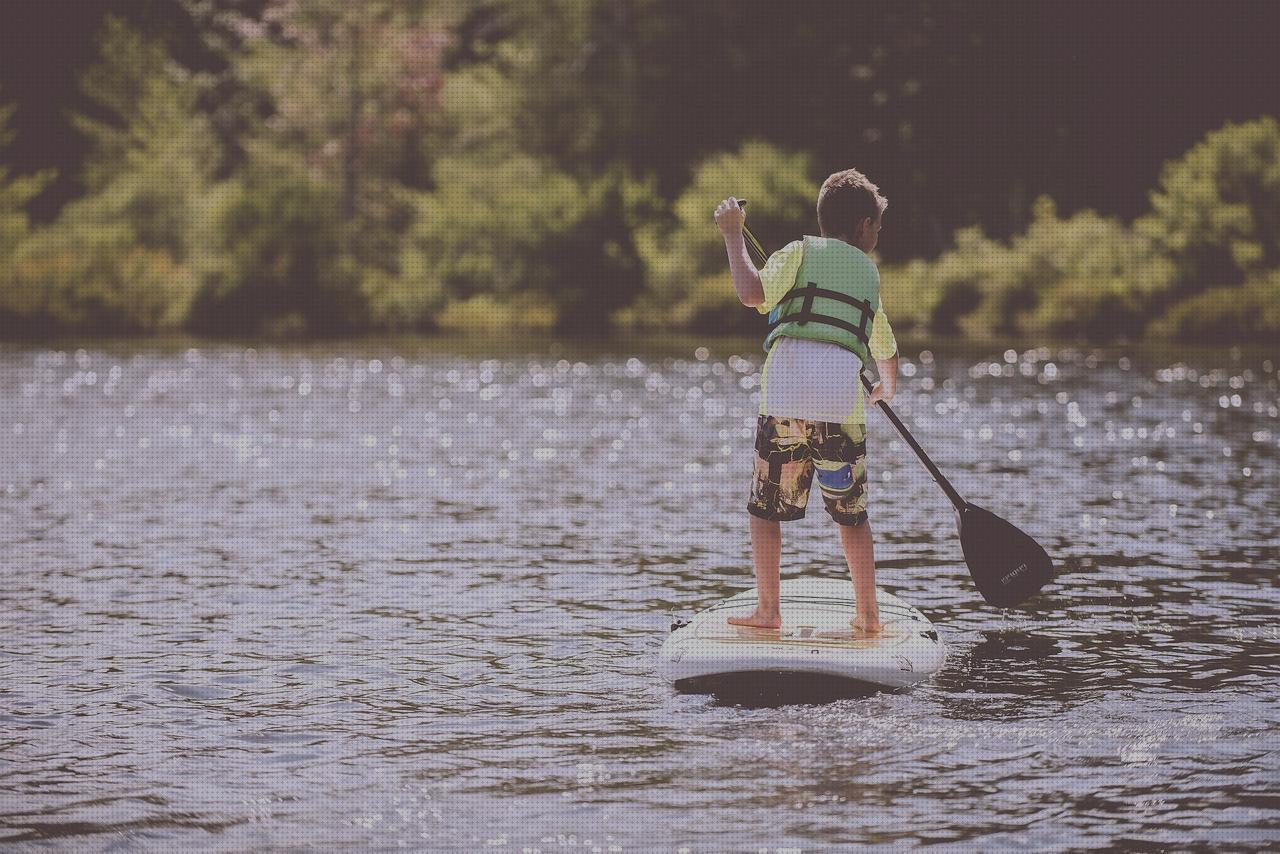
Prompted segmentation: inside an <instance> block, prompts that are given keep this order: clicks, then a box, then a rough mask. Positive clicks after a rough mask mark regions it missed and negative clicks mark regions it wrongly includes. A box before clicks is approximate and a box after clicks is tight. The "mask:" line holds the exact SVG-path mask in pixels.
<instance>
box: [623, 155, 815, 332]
mask: <svg viewBox="0 0 1280 854" xmlns="http://www.w3.org/2000/svg"><path fill="white" fill-rule="evenodd" d="M810 172H811V160H810V158H809V156H808V155H807V154H802V153H794V152H787V151H783V150H781V149H779V148H777V147H776V146H773V145H770V144H768V143H765V142H760V141H752V142H747V143H745V144H743V145H742V146H741V147H740V148H739V149H738V150H737V151H735V152H725V153H721V154H716V155H712V156H710V157H708V158H707V159H706V160H704V161H703V162H702V163H701V164H699V165H698V167H697V168H696V169H695V170H694V175H693V180H692V182H691V183H690V185H689V186H688V187H687V188H686V189H685V190H684V192H683V193H681V194H680V197H679V198H678V199H677V200H676V202H675V204H674V205H673V207H672V210H671V212H670V214H669V215H668V216H666V217H664V218H662V219H653V220H651V221H650V222H647V223H645V224H643V225H642V226H640V227H639V228H637V229H636V244H637V247H638V250H639V253H640V257H641V258H642V259H643V261H644V265H645V270H646V274H647V276H646V278H647V288H646V291H645V293H644V294H643V296H642V297H641V298H640V299H639V300H638V301H637V303H636V305H635V307H634V308H632V309H624V310H623V311H621V312H619V313H618V314H617V315H616V318H615V319H616V320H617V322H619V323H620V324H621V325H623V326H640V327H664V326H679V327H689V328H694V329H702V330H707V331H711V330H733V331H746V330H755V329H758V328H759V327H760V325H761V320H760V319H759V317H758V316H757V315H756V313H755V312H752V311H748V310H747V309H744V308H743V307H742V305H741V304H740V303H739V302H738V300H737V298H736V297H735V296H734V291H733V285H732V282H731V280H730V277H729V268H728V263H727V261H726V259H725V250H724V241H723V239H722V238H721V237H720V232H719V230H718V229H717V228H716V225H715V222H714V221H713V219H712V212H713V211H714V210H715V207H716V205H717V204H719V203H720V201H721V200H723V199H724V198H726V197H727V196H731V195H732V196H739V197H742V198H745V199H747V201H748V203H749V205H748V208H747V210H748V214H747V219H748V221H749V222H750V223H751V229H752V231H753V232H754V233H755V234H757V235H758V236H759V237H760V239H761V240H762V241H763V242H764V243H765V244H766V245H767V246H770V247H775V248H776V247H780V246H782V244H783V243H784V242H786V241H787V240H792V239H795V238H796V237H797V236H799V235H801V234H816V233H817V214H816V211H815V205H816V202H817V197H818V184H817V182H816V181H814V180H813V178H812V177H811V175H810Z"/></svg>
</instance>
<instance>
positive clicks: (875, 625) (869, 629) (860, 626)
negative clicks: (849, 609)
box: [849, 617, 884, 637]
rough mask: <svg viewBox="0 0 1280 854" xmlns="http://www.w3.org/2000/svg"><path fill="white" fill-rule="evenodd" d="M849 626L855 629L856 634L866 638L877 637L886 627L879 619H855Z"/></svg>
mask: <svg viewBox="0 0 1280 854" xmlns="http://www.w3.org/2000/svg"><path fill="white" fill-rule="evenodd" d="M849 625H850V626H852V627H853V633H854V634H857V635H864V636H866V637H875V636H876V635H878V634H880V633H881V631H883V629H884V626H882V625H881V624H880V618H879V617H875V618H867V617H855V618H854V619H852V620H850V621H849Z"/></svg>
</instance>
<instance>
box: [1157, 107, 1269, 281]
mask: <svg viewBox="0 0 1280 854" xmlns="http://www.w3.org/2000/svg"><path fill="white" fill-rule="evenodd" d="M1151 208H1152V210H1151V213H1150V214H1149V215H1147V216H1144V217H1142V218H1141V219H1140V220H1139V221H1138V223H1137V226H1138V228H1139V229H1140V230H1141V231H1143V232H1144V233H1146V234H1149V235H1151V236H1152V237H1153V238H1154V239H1155V240H1156V241H1157V242H1158V244H1159V245H1160V247H1161V248H1162V249H1163V251H1164V252H1165V253H1166V254H1167V255H1168V256H1169V257H1170V258H1172V259H1174V260H1175V262H1176V263H1177V265H1178V272H1179V285H1178V287H1177V289H1176V290H1175V291H1174V292H1173V293H1172V294H1171V297H1179V296H1186V295H1187V294H1192V293H1196V292H1198V291H1201V290H1204V289H1206V288H1209V287H1213V286H1223V285H1237V284H1240V283H1241V282H1243V281H1244V280H1245V279H1246V278H1248V277H1250V276H1251V275H1254V274H1257V273H1260V272H1262V271H1264V270H1271V269H1276V268H1277V267H1280V123H1278V122H1277V121H1276V119H1275V118H1272V117H1270V116H1267V117H1263V118H1260V119H1257V120H1255V121H1251V122H1244V123H1242V124H1234V123H1228V124H1227V125H1226V126H1224V127H1222V128H1220V129H1218V130H1216V131H1212V132H1211V133H1209V134H1208V135H1206V136H1205V137H1204V139H1203V140H1201V141H1200V142H1199V143H1197V144H1196V145H1195V146H1194V147H1193V148H1192V149H1191V150H1190V151H1188V152H1187V153H1186V154H1184V155H1183V156H1182V157H1179V158H1178V159H1176V160H1173V161H1170V162H1169V163H1166V164H1165V167H1164V169H1163V171H1162V172H1161V174H1160V183H1159V186H1158V187H1157V188H1156V190H1154V191H1153V192H1152V193H1151Z"/></svg>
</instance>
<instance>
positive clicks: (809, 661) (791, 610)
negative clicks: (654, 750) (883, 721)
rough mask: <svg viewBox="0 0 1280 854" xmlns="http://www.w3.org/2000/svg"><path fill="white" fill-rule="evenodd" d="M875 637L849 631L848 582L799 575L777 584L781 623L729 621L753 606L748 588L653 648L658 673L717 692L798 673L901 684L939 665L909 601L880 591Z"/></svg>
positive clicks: (934, 642) (940, 654)
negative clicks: (732, 684)
mask: <svg viewBox="0 0 1280 854" xmlns="http://www.w3.org/2000/svg"><path fill="white" fill-rule="evenodd" d="M876 601H877V603H878V604H879V606H880V622H881V623H882V624H883V626H884V630H883V632H882V633H881V634H879V635H877V636H873V637H867V636H864V635H860V634H855V633H854V631H853V629H852V627H851V626H850V624H849V623H850V620H852V619H853V618H854V615H855V613H856V607H855V606H856V601H855V599H854V592H853V584H852V583H851V582H850V581H849V579H847V578H845V579H834V578H797V579H788V580H786V581H783V582H782V587H781V605H782V608H781V610H782V628H781V629H758V628H751V627H746V626H734V625H730V624H729V622H728V618H729V617H737V616H747V615H749V614H751V613H752V612H753V611H754V610H755V607H756V591H755V590H754V589H752V590H747V591H744V592H742V593H739V594H738V595H736V596H731V597H730V598H728V599H725V600H724V601H723V602H719V603H717V604H715V605H712V606H711V607H710V608H707V609H706V610H705V611H701V612H699V613H698V614H696V615H694V617H693V618H692V619H691V620H689V621H688V622H687V623H683V622H677V623H676V624H675V625H674V626H672V631H671V635H670V637H668V638H667V641H666V643H664V644H663V646H662V651H661V652H660V653H659V662H660V669H661V671H662V674H663V675H664V676H665V677H666V678H667V679H668V680H670V681H671V682H674V683H675V687H676V689H677V690H681V691H702V690H712V691H714V690H715V686H716V685H717V684H724V681H725V679H726V677H733V678H734V679H736V680H737V681H738V682H739V683H741V682H743V681H746V682H757V683H765V682H768V681H770V680H776V679H779V678H784V677H792V676H797V675H804V676H807V677H818V678H821V679H825V680H848V681H852V682H855V683H862V684H864V685H867V686H871V687H873V688H888V689H895V688H906V687H909V686H911V685H915V684H916V683H918V682H922V681H924V680H925V679H928V678H929V677H930V676H932V675H933V674H935V673H937V672H938V671H939V670H941V669H942V664H943V662H944V661H945V660H946V655H947V653H946V647H944V646H943V644H942V641H941V640H940V639H939V637H938V632H937V630H936V629H934V627H933V624H932V623H930V622H929V619H928V618H927V617H925V615H924V614H921V613H920V612H919V611H918V610H917V609H916V608H915V607H914V606H912V605H908V604H907V603H906V602H904V601H902V600H901V599H899V598H898V597H897V596H894V595H893V594H892V593H887V592H885V591H884V590H880V591H878V595H877V596H876Z"/></svg>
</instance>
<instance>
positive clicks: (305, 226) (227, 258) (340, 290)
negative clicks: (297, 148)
mask: <svg viewBox="0 0 1280 854" xmlns="http://www.w3.org/2000/svg"><path fill="white" fill-rule="evenodd" d="M250 154H251V163H252V164H253V165H252V166H251V167H250V168H249V169H247V170H246V174H245V176H244V178H243V179H241V180H240V181H238V182H236V183H235V184H234V185H232V186H228V187H224V188H222V192H221V193H219V194H218V195H217V196H216V197H215V198H214V199H213V200H212V202H211V204H210V206H209V209H208V210H207V214H206V216H207V219H206V222H208V223H209V224H210V231H211V238H210V239H211V240H212V241H215V242H213V243H212V244H211V251H210V253H209V254H208V255H207V256H206V257H205V258H204V259H203V261H202V264H201V266H200V270H201V274H202V276H201V278H202V283H203V285H202V290H201V294H200V300H199V302H198V305H197V309H196V311H195V314H194V320H193V325H194V326H195V328H197V329H200V330H202V331H210V332H218V333H228V332H246V331H247V332H253V333H262V332H270V331H273V330H274V331H279V330H282V329H287V330H289V331H291V332H303V331H305V332H310V333H320V334H330V333H334V332H339V331H343V330H348V329H353V328H359V327H360V326H361V325H362V324H363V320H364V300H363V298H362V296H361V294H360V288H359V270H358V268H357V267H356V266H355V265H354V264H353V263H352V262H351V259H350V257H349V256H347V255H344V254H343V252H342V246H343V245H344V244H345V243H346V242H347V241H346V234H347V230H348V229H349V228H350V227H351V226H350V224H346V223H343V221H342V216H341V207H340V206H341V203H340V195H339V191H338V189H337V188H336V187H335V186H333V185H332V184H330V183H327V182H325V181H322V180H319V179H318V178H316V177H315V176H314V175H312V174H311V173H310V172H309V171H308V170H306V169H303V168H299V167H298V166H297V165H296V164H294V163H293V162H292V161H291V160H289V159H288V158H287V157H285V156H283V155H282V154H281V153H279V152H278V151H274V150H273V149H271V148H270V147H269V146H262V147H261V150H260V149H259V147H258V146H256V145H251V146H250Z"/></svg>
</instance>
